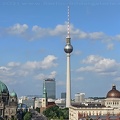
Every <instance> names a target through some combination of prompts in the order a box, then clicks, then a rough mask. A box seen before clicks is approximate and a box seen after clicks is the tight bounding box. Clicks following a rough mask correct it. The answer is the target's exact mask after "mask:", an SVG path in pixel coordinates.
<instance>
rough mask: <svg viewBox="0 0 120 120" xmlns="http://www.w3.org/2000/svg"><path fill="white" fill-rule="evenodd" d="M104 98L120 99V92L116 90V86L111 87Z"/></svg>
mask: <svg viewBox="0 0 120 120" xmlns="http://www.w3.org/2000/svg"><path fill="white" fill-rule="evenodd" d="M106 98H120V92H119V91H118V90H117V89H116V86H115V85H113V86H112V90H110V91H109V92H108V93H107V96H106Z"/></svg>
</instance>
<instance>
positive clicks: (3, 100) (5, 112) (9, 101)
mask: <svg viewBox="0 0 120 120" xmlns="http://www.w3.org/2000/svg"><path fill="white" fill-rule="evenodd" d="M0 116H1V117H2V118H4V120H11V119H15V118H17V94H16V93H15V92H12V93H9V91H8V88H7V86H6V85H5V84H4V83H2V82H1V81H0Z"/></svg>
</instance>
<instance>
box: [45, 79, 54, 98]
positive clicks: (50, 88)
mask: <svg viewBox="0 0 120 120" xmlns="http://www.w3.org/2000/svg"><path fill="white" fill-rule="evenodd" d="M45 87H46V91H47V98H52V99H56V82H55V79H51V78H48V79H45Z"/></svg>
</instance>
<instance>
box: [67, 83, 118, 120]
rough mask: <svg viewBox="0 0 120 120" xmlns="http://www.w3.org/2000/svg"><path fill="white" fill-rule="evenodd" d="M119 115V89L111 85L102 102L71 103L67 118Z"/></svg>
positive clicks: (71, 119) (74, 119)
mask: <svg viewBox="0 0 120 120" xmlns="http://www.w3.org/2000/svg"><path fill="white" fill-rule="evenodd" d="M93 116H94V117H97V118H99V117H103V116H109V117H110V116H111V117H113V116H114V117H115V116H116V117H119V118H120V91H118V90H117V89H116V86H115V85H113V86H112V89H111V90H110V91H108V93H107V95H106V98H105V99H104V102H103V103H102V104H88V105H87V106H86V105H80V104H79V105H76V106H74V105H72V106H70V107H69V120H79V119H82V118H86V117H93Z"/></svg>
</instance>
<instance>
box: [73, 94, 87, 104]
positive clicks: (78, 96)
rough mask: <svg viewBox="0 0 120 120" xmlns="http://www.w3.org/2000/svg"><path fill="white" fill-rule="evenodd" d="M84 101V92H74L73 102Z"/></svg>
mask: <svg viewBox="0 0 120 120" xmlns="http://www.w3.org/2000/svg"><path fill="white" fill-rule="evenodd" d="M84 101H85V93H76V94H75V102H79V103H81V102H84Z"/></svg>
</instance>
